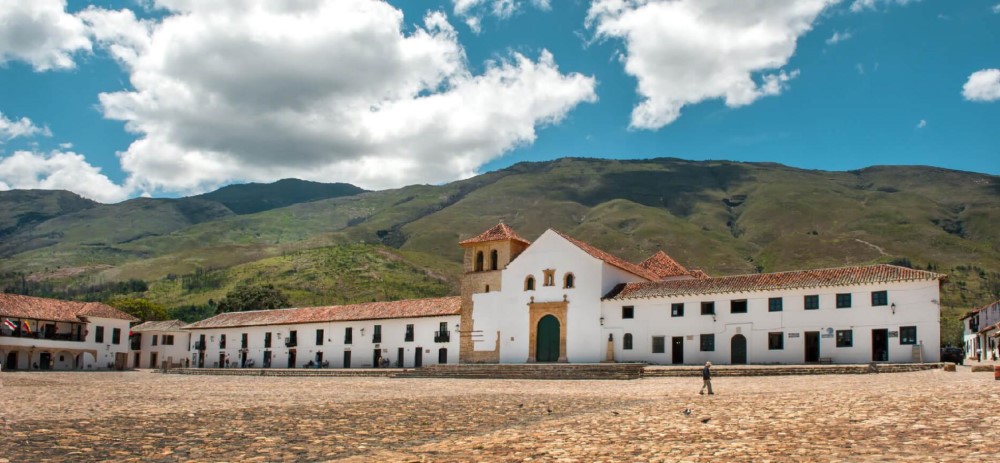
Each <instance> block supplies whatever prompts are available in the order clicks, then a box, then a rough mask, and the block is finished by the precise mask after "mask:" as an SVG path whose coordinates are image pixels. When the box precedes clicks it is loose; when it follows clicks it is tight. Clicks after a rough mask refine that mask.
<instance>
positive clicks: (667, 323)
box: [602, 281, 941, 364]
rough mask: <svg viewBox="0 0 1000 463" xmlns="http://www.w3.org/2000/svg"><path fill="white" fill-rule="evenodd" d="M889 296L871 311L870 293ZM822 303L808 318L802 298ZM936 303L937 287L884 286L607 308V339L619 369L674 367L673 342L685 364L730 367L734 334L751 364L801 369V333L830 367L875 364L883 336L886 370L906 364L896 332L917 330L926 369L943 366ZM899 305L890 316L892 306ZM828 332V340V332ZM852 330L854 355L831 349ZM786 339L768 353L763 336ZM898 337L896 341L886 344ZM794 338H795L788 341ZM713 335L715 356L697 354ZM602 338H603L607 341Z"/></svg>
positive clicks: (617, 303)
mask: <svg viewBox="0 0 1000 463" xmlns="http://www.w3.org/2000/svg"><path fill="white" fill-rule="evenodd" d="M882 290H887V291H888V299H889V300H888V302H889V304H890V305H887V306H877V307H872V306H871V292H872V291H882ZM848 292H849V293H851V295H852V297H851V299H852V306H851V307H850V308H843V309H837V308H836V301H835V299H836V294H838V293H848ZM816 294H818V295H819V298H820V308H819V309H818V310H805V309H804V299H805V296H806V295H816ZM771 297H782V298H783V310H782V311H780V312H769V311H768V299H769V298H771ZM739 299H746V300H747V302H748V308H747V313H745V314H733V313H730V301H732V300H739ZM939 300H940V294H939V285H938V282H937V281H920V282H901V283H886V284H879V285H857V286H849V287H848V286H842V287H823V288H811V289H796V290H788V291H758V292H748V293H729V294H713V295H694V296H675V297H664V298H650V299H631V300H611V301H605V302H604V304H603V309H602V310H603V314H604V318H605V324H604V331H605V333H610V334H612V335H613V336H614V343H615V356H616V359H617V360H618V361H640V362H650V363H656V364H669V363H671V362H672V346H671V338H673V337H675V336H681V337H684V363H685V364H700V363H704V362H705V361H711V362H713V363H718V364H728V363H730V361H731V350H730V342H731V339H732V337H733V336H735V335H736V334H742V335H744V336H745V337H746V338H747V361H748V362H749V363H802V362H803V361H804V360H805V334H804V332H806V331H819V332H821V338H820V353H819V355H820V357H824V358H830V359H831V360H832V361H833V362H834V363H868V362H871V361H872V340H871V337H872V330H873V329H888V330H889V332H890V337H889V340H888V341H889V342H888V348H889V361H890V362H909V361H911V354H912V346H911V345H901V344H900V338H899V337H898V333H899V331H900V327H903V326H916V327H917V342H918V343H922V344H923V355H924V361H926V362H936V361H938V360H939V359H940V345H941V338H940V307H939V305H938V302H937V301H939ZM703 301H705V302H709V301H714V302H715V312H716V319H715V321H713V318H712V316H710V315H701V302H703ZM675 302H680V303H684V316H683V317H671V304H672V303H675ZM893 303H895V304H896V309H895V314H893V313H892V309H891V304H893ZM627 305H632V306H634V307H635V318H634V319H631V320H623V319H622V306H627ZM828 329H832V332H831V335H830V336H829V337H827V336H826V335H827V330H828ZM845 329H850V330H853V347H836V338H835V336H836V331H837V330H845ZM771 332H782V333H784V335H783V336H784V348H783V349H782V350H770V349H769V348H768V333H771ZM892 332H896V333H897V337H891V333H892ZM625 333H631V334H632V336H633V348H632V350H624V349H623V348H622V347H623V343H622V340H623V336H624V334H625ZM790 333H797V334H798V337H789V334H790ZM701 334H715V350H714V351H713V352H702V351H701V350H700V348H701V341H700V335H701ZM653 336H665V338H666V339H665V349H664V350H665V352H664V353H657V354H653V353H652V343H653ZM606 337H607V334H605V338H606Z"/></svg>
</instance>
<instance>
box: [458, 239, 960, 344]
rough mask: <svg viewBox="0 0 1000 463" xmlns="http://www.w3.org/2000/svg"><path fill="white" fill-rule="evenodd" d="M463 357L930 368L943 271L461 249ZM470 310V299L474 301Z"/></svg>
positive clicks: (589, 250)
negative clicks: (720, 268)
mask: <svg viewBox="0 0 1000 463" xmlns="http://www.w3.org/2000/svg"><path fill="white" fill-rule="evenodd" d="M461 244H462V246H463V247H465V249H466V258H465V267H466V275H465V281H464V282H463V298H464V300H463V302H464V304H463V311H462V335H463V339H462V359H463V361H465V362H500V363H525V362H601V361H612V360H613V361H628V362H649V363H654V364H698V363H702V362H705V361H712V362H714V363H721V364H729V363H734V364H738V363H805V362H832V363H867V362H921V361H923V362H935V361H938V359H939V358H940V306H939V302H938V301H939V299H940V296H939V294H940V292H939V291H940V280H941V279H942V278H943V277H944V276H943V275H940V274H937V273H932V272H925V271H920V270H913V269H909V268H904V267H898V266H893V265H884V264H883V265H870V266H856V267H844V268H833V269H820V270H806V271H796V272H781V273H770V274H752V275H738V276H729V277H718V278H712V277H709V276H708V275H706V274H705V273H704V272H700V271H697V270H695V271H688V270H687V269H685V268H684V267H683V266H681V265H679V264H678V263H677V262H675V261H674V260H673V259H671V258H670V257H668V256H667V255H666V254H664V253H662V252H659V253H657V254H656V255H654V256H652V257H650V258H649V259H647V260H646V261H644V262H642V263H640V264H633V263H629V262H627V261H624V260H622V259H620V258H617V257H615V256H612V255H610V254H608V253H606V252H604V251H601V250H599V249H597V248H594V247H593V246H590V245H588V244H586V243H583V242H581V241H579V240H576V239H573V238H571V237H569V236H566V235H564V234H562V233H559V232H557V231H555V230H548V231H546V232H545V233H543V234H542V235H541V236H540V237H539V238H538V240H537V241H535V242H534V243H528V241H527V240H524V239H523V238H521V237H520V236H518V235H517V234H516V233H515V232H514V231H513V230H511V229H510V228H509V227H507V226H506V225H504V224H500V225H498V226H497V227H494V228H493V229H490V230H488V231H486V232H485V233H483V234H481V235H479V236H477V237H473V238H470V239H467V240H465V241H463V242H462V243H461ZM466 301H468V302H466Z"/></svg>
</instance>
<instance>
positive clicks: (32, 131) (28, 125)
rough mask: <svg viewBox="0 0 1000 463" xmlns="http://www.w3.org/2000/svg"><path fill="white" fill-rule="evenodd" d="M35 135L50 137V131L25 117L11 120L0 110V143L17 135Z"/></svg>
mask: <svg viewBox="0 0 1000 463" xmlns="http://www.w3.org/2000/svg"><path fill="white" fill-rule="evenodd" d="M35 135H44V136H46V137H51V136H52V132H51V131H49V128H48V127H39V126H37V125H35V123H34V122H31V119H28V118H27V117H22V118H20V119H17V120H12V119H8V118H7V116H4V114H3V112H0V143H3V142H5V141H9V140H13V139H15V138H17V137H33V136H35Z"/></svg>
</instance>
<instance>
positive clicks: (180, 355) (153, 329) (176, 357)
mask: <svg viewBox="0 0 1000 463" xmlns="http://www.w3.org/2000/svg"><path fill="white" fill-rule="evenodd" d="M185 325H187V323H184V322H182V321H180V320H167V321H153V322H146V323H142V324H140V325H136V326H133V327H132V335H131V339H130V340H129V342H130V346H131V348H132V367H133V368H162V367H163V366H164V365H165V366H167V367H168V368H178V367H182V366H186V365H188V363H187V362H190V358H189V350H188V346H189V345H190V344H191V332H190V331H188V330H185V329H184V326H185Z"/></svg>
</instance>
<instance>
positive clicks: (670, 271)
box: [639, 251, 691, 278]
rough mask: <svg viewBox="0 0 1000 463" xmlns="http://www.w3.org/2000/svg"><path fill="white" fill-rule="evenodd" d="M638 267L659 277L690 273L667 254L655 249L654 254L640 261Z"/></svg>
mask: <svg viewBox="0 0 1000 463" xmlns="http://www.w3.org/2000/svg"><path fill="white" fill-rule="evenodd" d="M639 266H640V267H642V268H644V269H646V270H649V271H650V272H653V273H655V274H656V275H657V276H659V277H660V278H669V277H679V276H686V275H690V274H691V273H690V272H688V270H687V269H686V268H684V266H683V265H681V264H678V263H677V261H676V260H674V259H673V258H671V257H670V256H668V255H667V253H665V252H663V251H656V254H653V255H652V256H649V258H648V259H646V260H644V261H642V263H640V264H639Z"/></svg>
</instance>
